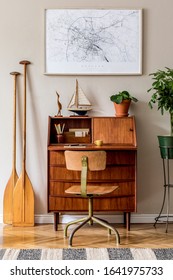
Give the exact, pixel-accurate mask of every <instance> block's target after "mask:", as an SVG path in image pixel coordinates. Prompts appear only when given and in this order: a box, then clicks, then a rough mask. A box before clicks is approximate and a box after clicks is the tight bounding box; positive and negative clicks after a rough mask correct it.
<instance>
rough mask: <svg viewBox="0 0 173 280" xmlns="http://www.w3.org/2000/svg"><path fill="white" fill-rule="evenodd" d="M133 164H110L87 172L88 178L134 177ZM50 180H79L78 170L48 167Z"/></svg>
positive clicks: (112, 178)
mask: <svg viewBox="0 0 173 280" xmlns="http://www.w3.org/2000/svg"><path fill="white" fill-rule="evenodd" d="M134 178H135V166H133V165H132V166H121V167H119V166H110V167H107V168H106V169H105V170H103V171H94V172H88V180H94V181H95V182H99V181H102V180H114V179H115V180H117V179H121V180H122V179H124V180H125V179H126V180H127V179H128V180H129V179H134ZM49 179H50V180H64V181H68V180H78V181H79V180H80V172H78V171H71V170H67V169H66V168H65V167H61V166H59V167H58V168H57V167H55V166H50V167H49Z"/></svg>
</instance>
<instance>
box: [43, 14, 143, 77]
mask: <svg viewBox="0 0 173 280" xmlns="http://www.w3.org/2000/svg"><path fill="white" fill-rule="evenodd" d="M44 70H45V71H44V72H45V74H49V75H76V74H78V75H141V74H142V10H141V9H140V10H115V9H113V10H112V9H111V10H105V9H99V10H97V9H47V10H45V69H44Z"/></svg>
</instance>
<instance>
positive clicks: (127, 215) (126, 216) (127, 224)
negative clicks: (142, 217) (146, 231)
mask: <svg viewBox="0 0 173 280" xmlns="http://www.w3.org/2000/svg"><path fill="white" fill-rule="evenodd" d="M130 216H131V213H130V212H124V226H125V227H126V229H127V230H130Z"/></svg>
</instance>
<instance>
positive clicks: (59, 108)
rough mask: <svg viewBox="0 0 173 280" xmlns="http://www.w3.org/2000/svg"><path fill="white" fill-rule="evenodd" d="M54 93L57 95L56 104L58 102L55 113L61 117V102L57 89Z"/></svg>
mask: <svg viewBox="0 0 173 280" xmlns="http://www.w3.org/2000/svg"><path fill="white" fill-rule="evenodd" d="M56 95H57V104H58V113H57V115H56V116H58V117H62V115H61V110H62V104H61V102H60V101H59V98H60V95H59V93H58V92H57V91H56Z"/></svg>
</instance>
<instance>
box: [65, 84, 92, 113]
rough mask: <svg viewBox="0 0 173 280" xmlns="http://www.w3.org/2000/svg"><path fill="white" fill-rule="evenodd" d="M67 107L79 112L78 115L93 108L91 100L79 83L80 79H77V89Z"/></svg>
mask: <svg viewBox="0 0 173 280" xmlns="http://www.w3.org/2000/svg"><path fill="white" fill-rule="evenodd" d="M67 109H68V110H69V111H72V112H74V113H77V114H78V115H85V114H86V113H87V111H89V110H91V109H92V106H91V103H90V101H89V100H88V99H87V97H86V95H85V94H84V92H83V90H82V89H81V87H80V86H79V84H78V80H76V90H75V92H74V94H73V96H72V98H71V100H70V103H69V105H68V107H67Z"/></svg>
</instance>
